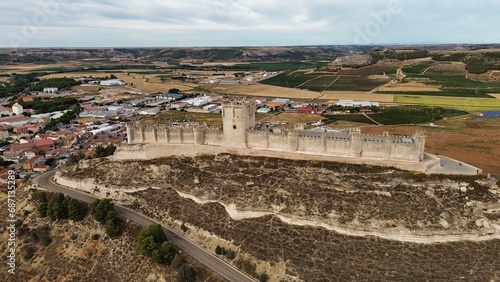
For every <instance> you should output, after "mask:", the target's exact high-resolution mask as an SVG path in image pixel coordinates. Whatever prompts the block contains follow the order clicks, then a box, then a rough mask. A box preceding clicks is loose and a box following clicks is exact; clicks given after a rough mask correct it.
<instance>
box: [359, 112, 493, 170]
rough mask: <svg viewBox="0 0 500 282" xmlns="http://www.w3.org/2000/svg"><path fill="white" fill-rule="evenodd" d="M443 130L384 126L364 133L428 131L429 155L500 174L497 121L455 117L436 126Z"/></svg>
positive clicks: (407, 133)
mask: <svg viewBox="0 0 500 282" xmlns="http://www.w3.org/2000/svg"><path fill="white" fill-rule="evenodd" d="M437 124H438V125H439V126H442V127H422V126H382V127H365V128H363V129H362V131H363V132H364V133H377V134H378V133H379V132H380V131H382V130H388V131H390V132H392V133H395V134H401V135H411V134H413V132H415V130H416V129H417V128H421V129H424V130H425V131H426V132H427V139H426V146H425V147H426V152H429V153H431V154H436V153H437V154H442V155H444V156H447V157H450V158H454V159H457V160H460V161H463V162H465V163H469V164H471V165H473V166H476V167H479V168H481V169H483V171H484V172H485V173H493V174H496V175H500V136H499V135H498V132H500V131H499V130H500V122H499V121H498V120H485V119H470V118H453V119H450V120H447V121H442V122H439V123H437Z"/></svg>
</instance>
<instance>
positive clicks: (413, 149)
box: [127, 125, 425, 163]
mask: <svg viewBox="0 0 500 282" xmlns="http://www.w3.org/2000/svg"><path fill="white" fill-rule="evenodd" d="M127 133H128V144H131V145H132V144H153V145H174V144H191V145H195V144H196V145H207V146H224V147H228V148H248V149H255V150H262V149H264V150H277V151H288V152H303V153H312V154H324V155H331V156H339V157H350V158H368V159H382V160H388V161H391V160H394V161H405V162H413V163H418V162H419V161H421V160H422V159H423V156H424V146H425V135H424V134H423V133H419V132H417V133H416V134H415V135H414V136H413V137H412V138H409V137H403V138H401V137H394V136H389V135H381V136H375V135H362V134H359V132H353V133H350V134H344V133H329V132H315V131H305V130H290V131H282V132H275V133H273V132H269V131H255V130H247V131H246V132H245V134H244V137H243V138H244V140H243V141H240V142H239V143H234V144H235V145H234V146H229V145H227V143H226V138H227V135H225V134H224V132H223V131H221V130H214V129H206V128H204V127H187V128H184V127H177V128H176V127H168V126H142V127H141V126H139V127H136V126H131V125H128V126H127Z"/></svg>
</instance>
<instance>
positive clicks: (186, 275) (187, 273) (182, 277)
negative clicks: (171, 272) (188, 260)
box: [177, 264, 194, 282]
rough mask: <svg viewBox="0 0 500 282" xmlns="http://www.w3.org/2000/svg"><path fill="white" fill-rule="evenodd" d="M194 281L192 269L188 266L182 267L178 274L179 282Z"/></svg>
mask: <svg viewBox="0 0 500 282" xmlns="http://www.w3.org/2000/svg"><path fill="white" fill-rule="evenodd" d="M192 281H194V273H193V270H192V269H191V267H189V265H187V264H183V265H181V267H180V268H179V272H177V282H192Z"/></svg>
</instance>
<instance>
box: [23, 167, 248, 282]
mask: <svg viewBox="0 0 500 282" xmlns="http://www.w3.org/2000/svg"><path fill="white" fill-rule="evenodd" d="M55 173H56V171H50V172H47V173H45V174H42V175H40V176H38V177H36V178H35V179H34V180H33V183H35V184H37V185H38V186H39V187H41V188H45V189H47V190H50V191H53V192H60V193H63V194H65V195H68V196H70V197H72V198H75V199H78V200H80V201H84V202H87V203H91V202H92V201H94V200H95V199H96V198H97V197H95V196H94V195H91V194H87V193H84V192H81V191H77V190H73V189H70V188H67V187H64V186H61V185H58V184H55V183H54V182H52V181H51V178H52V177H53V176H54V174H55ZM115 210H116V212H117V213H118V214H120V215H121V216H123V217H126V218H128V219H130V220H133V221H135V222H137V223H138V224H140V225H142V226H149V225H151V224H153V223H159V222H157V221H155V220H153V219H151V218H149V217H146V216H144V215H142V214H140V213H138V212H136V211H134V210H131V209H128V208H126V207H123V206H119V205H116V204H115ZM163 229H164V230H165V234H166V235H167V239H168V240H169V241H171V242H172V244H174V245H175V246H176V247H178V248H179V249H181V250H182V251H183V252H186V253H187V254H189V255H190V256H192V257H193V258H195V259H196V260H198V261H199V262H200V263H202V264H204V265H205V266H207V267H208V268H210V269H212V270H213V271H214V272H216V273H218V274H219V275H221V276H222V277H224V278H226V279H227V280H229V281H234V282H246V281H248V282H250V281H251V282H255V280H254V279H252V278H250V277H249V276H247V275H246V274H244V273H242V272H241V271H239V270H238V269H236V268H234V267H233V266H231V265H230V264H228V263H226V262H224V261H223V260H221V259H219V258H218V257H216V256H215V255H213V254H212V253H210V252H209V251H207V250H205V249H203V248H202V247H200V246H199V245H197V244H196V243H194V242H192V241H190V240H189V239H187V238H185V237H184V236H182V235H180V234H179V233H177V232H175V231H173V230H171V229H169V228H167V227H165V226H163Z"/></svg>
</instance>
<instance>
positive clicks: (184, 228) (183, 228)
mask: <svg viewBox="0 0 500 282" xmlns="http://www.w3.org/2000/svg"><path fill="white" fill-rule="evenodd" d="M181 230H182V232H184V233H186V231H188V228H187V226H186V224H185V223H184V222H183V223H182V225H181Z"/></svg>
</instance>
